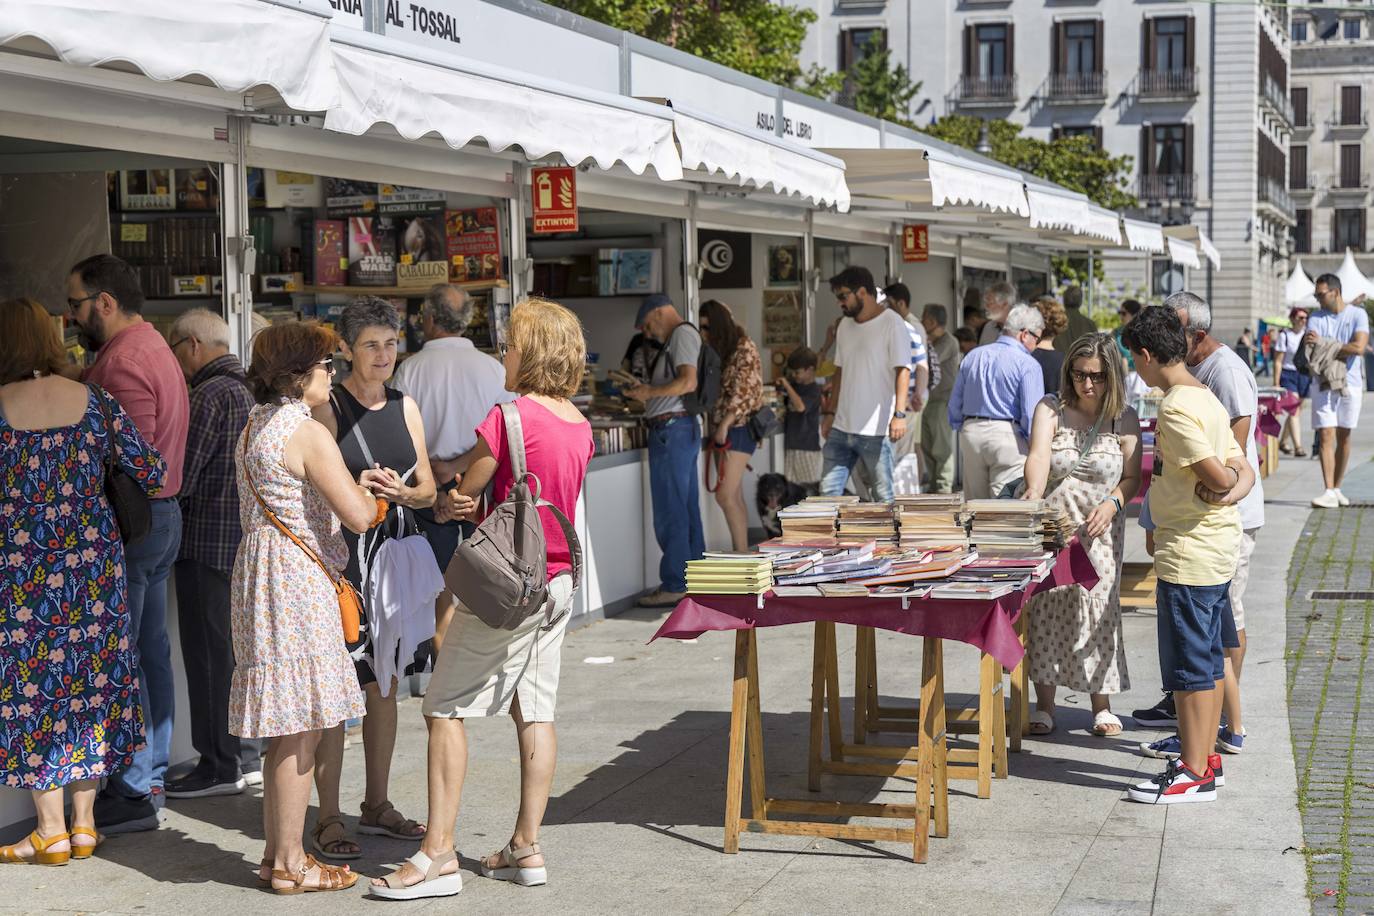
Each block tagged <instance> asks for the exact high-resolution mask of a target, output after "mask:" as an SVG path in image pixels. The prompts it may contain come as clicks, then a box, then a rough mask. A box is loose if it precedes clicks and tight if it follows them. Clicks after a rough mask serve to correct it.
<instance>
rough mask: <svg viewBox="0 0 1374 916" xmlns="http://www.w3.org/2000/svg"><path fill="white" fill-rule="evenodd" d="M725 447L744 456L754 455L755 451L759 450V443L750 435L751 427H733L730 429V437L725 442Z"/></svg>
mask: <svg viewBox="0 0 1374 916" xmlns="http://www.w3.org/2000/svg"><path fill="white" fill-rule="evenodd" d="M725 447H726V448H727V449H729V450H730V451H732V452H739V453H740V454H742V455H752V454H754V449H756V448H758V443H757V442H755V441H754V437H753V436H752V435H750V434H749V427H747V426H732V427H730V435H729V436H728V437H727V438H726V440H725Z"/></svg>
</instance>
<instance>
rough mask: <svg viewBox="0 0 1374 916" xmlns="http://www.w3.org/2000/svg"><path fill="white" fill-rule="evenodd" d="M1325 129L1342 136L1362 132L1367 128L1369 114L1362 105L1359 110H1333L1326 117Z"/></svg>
mask: <svg viewBox="0 0 1374 916" xmlns="http://www.w3.org/2000/svg"><path fill="white" fill-rule="evenodd" d="M1326 129H1327V130H1329V131H1331V133H1333V134H1342V135H1344V136H1354V135H1356V134H1362V133H1364V132H1365V131H1366V130H1369V115H1368V114H1366V113H1365V110H1364V108H1363V107H1361V108H1360V110H1359V111H1339V110H1338V111H1334V112H1332V113H1331V117H1329V118H1327V119H1326Z"/></svg>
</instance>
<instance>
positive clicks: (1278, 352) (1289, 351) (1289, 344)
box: [1274, 305, 1312, 458]
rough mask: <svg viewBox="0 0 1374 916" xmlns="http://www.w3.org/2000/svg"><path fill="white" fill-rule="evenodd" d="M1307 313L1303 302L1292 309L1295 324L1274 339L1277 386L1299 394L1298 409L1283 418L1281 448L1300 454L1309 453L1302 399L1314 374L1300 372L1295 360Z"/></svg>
mask: <svg viewBox="0 0 1374 916" xmlns="http://www.w3.org/2000/svg"><path fill="white" fill-rule="evenodd" d="M1307 314H1308V310H1307V309H1306V308H1305V307H1303V306H1301V305H1295V306H1294V307H1293V308H1291V309H1289V311H1288V320H1289V321H1290V322H1291V323H1292V327H1288V328H1281V329H1280V330H1279V333H1278V337H1277V339H1276V340H1275V341H1274V387H1275V388H1283V389H1284V390H1286V391H1291V392H1293V393H1294V394H1296V395H1297V396H1298V409H1297V410H1295V411H1293V412H1292V413H1290V414H1289V415H1288V416H1286V417H1284V419H1283V431H1282V432H1281V433H1279V451H1281V452H1283V453H1284V454H1285V455H1294V456H1296V457H1298V458H1306V457H1307V450H1306V449H1304V448H1303V447H1302V402H1303V401H1305V400H1307V396H1308V391H1309V390H1310V388H1311V387H1312V376H1310V375H1308V374H1307V373H1306V372H1299V371H1298V369H1297V366H1296V365H1295V364H1294V360H1295V359H1296V357H1297V355H1298V351H1299V350H1301V349H1302V338H1303V335H1305V334H1306V333H1307Z"/></svg>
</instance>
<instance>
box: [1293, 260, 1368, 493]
mask: <svg viewBox="0 0 1374 916" xmlns="http://www.w3.org/2000/svg"><path fill="white" fill-rule="evenodd" d="M1313 295H1314V296H1316V297H1317V302H1318V303H1319V304H1320V305H1321V308H1320V309H1319V310H1318V311H1317V312H1316V314H1314V315H1312V317H1310V318H1308V319H1307V333H1306V334H1304V335H1303V343H1304V344H1314V343H1316V342H1318V341H1319V340H1325V341H1335V342H1336V343H1339V344H1341V348H1340V350H1339V351H1337V353H1336V355H1337V356H1339V357H1343V358H1344V359H1345V382H1346V384H1345V393H1344V394H1341V393H1340V392H1339V391H1336V390H1333V389H1330V388H1323V387H1321V385H1320V382H1321V379H1319V378H1315V377H1314V378H1313V381H1314V382H1317V383H1318V384H1316V385H1314V386H1313V390H1312V427H1313V428H1314V429H1315V430H1317V435H1318V437H1319V438H1320V441H1321V459H1322V483H1323V484H1325V486H1326V490H1325V491H1324V492H1323V493H1322V494H1321V495H1320V496H1318V497H1315V498H1314V499H1313V500H1312V505H1313V506H1314V507H1316V508H1318V509H1335V508H1337V507H1338V506H1348V505H1350V500H1348V499H1346V498H1345V494H1344V493H1342V492H1341V481H1342V480H1343V479H1344V478H1345V469H1346V465H1348V464H1349V463H1350V431H1351V430H1352V429H1354V428H1355V427H1356V426H1358V425H1359V422H1360V405H1361V403H1362V402H1363V400H1364V348H1365V347H1366V346H1367V345H1368V344H1369V315H1367V314H1366V313H1365V310H1364V308H1363V307H1362V306H1358V305H1350V304H1348V303H1347V302H1346V301H1345V297H1344V296H1342V295H1341V281H1340V278H1339V277H1337V276H1336V275H1335V274H1322V275H1321V276H1320V277H1318V278H1317V289H1316V291H1315V292H1314V293H1313Z"/></svg>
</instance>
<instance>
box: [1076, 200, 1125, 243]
mask: <svg viewBox="0 0 1374 916" xmlns="http://www.w3.org/2000/svg"><path fill="white" fill-rule="evenodd" d="M1083 235H1088V236H1092V237H1093V238H1097V239H1102V240H1104V241H1107V242H1111V243H1112V244H1113V245H1120V244H1121V214H1119V213H1117V212H1115V211H1113V210H1108V209H1106V208H1105V207H1099V206H1097V205H1096V204H1089V205H1088V218H1087V220H1086V221H1085V222H1084V223H1083Z"/></svg>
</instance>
